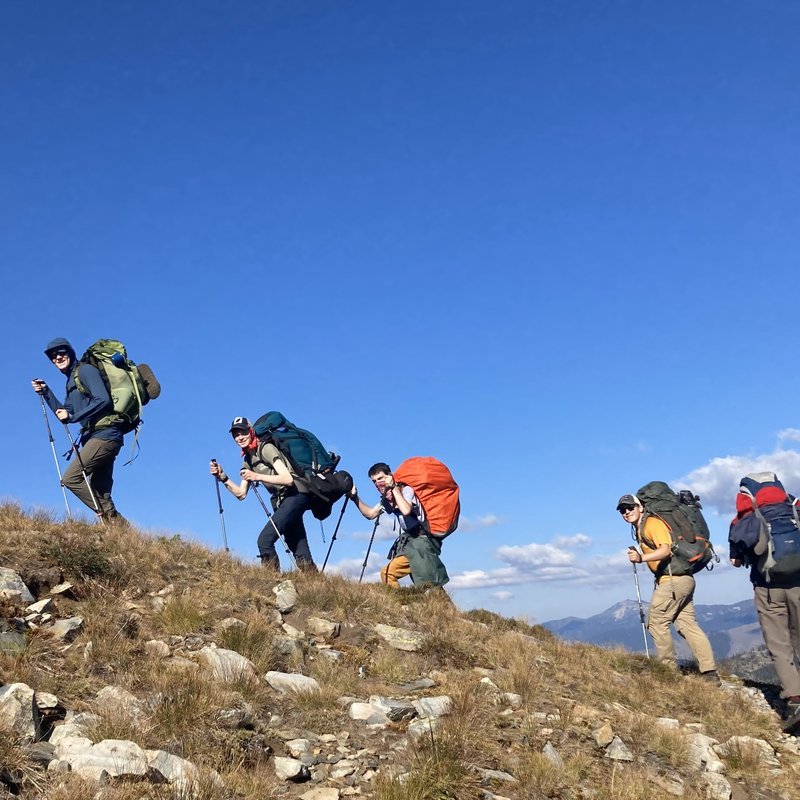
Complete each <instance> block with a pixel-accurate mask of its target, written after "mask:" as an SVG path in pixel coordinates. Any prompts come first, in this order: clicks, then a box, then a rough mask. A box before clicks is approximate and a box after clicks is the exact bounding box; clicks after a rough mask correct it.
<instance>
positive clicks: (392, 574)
mask: <svg viewBox="0 0 800 800" xmlns="http://www.w3.org/2000/svg"><path fill="white" fill-rule="evenodd" d="M410 574H411V564H409V563H408V559H407V558H406V557H405V556H397V557H396V558H393V559H392V560H391V561H390V562H389V563H388V564H387V565H386V566H385V567H383V569H381V580H382V581H383V582H384V583H385V584H386V585H387V586H391V587H392V588H393V589H399V588H400V584H399V583H398V581H399V580H400V579H401V578H405V577H406V576H407V575H410Z"/></svg>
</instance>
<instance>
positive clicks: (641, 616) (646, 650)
mask: <svg viewBox="0 0 800 800" xmlns="http://www.w3.org/2000/svg"><path fill="white" fill-rule="evenodd" d="M631 566H632V567H633V580H634V581H635V583H636V599H637V600H638V601H639V621H640V622H641V623H642V636H643V637H644V653H645V655H646V656H647V658H650V649H649V648H648V646H647V625H646V624H645V620H644V606H642V593H641V592H640V591H639V573H638V572H637V571H636V564H634V563H633V562H631Z"/></svg>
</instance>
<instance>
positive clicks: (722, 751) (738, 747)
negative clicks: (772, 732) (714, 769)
mask: <svg viewBox="0 0 800 800" xmlns="http://www.w3.org/2000/svg"><path fill="white" fill-rule="evenodd" d="M712 750H713V751H714V752H715V753H716V754H717V755H719V756H722V757H723V758H730V757H731V756H735V755H736V754H737V753H740V752H748V751H753V752H755V753H756V754H757V757H758V761H759V762H760V763H762V764H766V765H768V766H770V767H779V766H780V762H779V761H778V758H777V756H776V755H775V751H774V750H773V749H772V746H771V745H770V744H769V742H765V741H764V740H763V739H754V738H753V737H752V736H731V738H730V739H728V741H727V742H724V743H723V744H716V745H713V746H712Z"/></svg>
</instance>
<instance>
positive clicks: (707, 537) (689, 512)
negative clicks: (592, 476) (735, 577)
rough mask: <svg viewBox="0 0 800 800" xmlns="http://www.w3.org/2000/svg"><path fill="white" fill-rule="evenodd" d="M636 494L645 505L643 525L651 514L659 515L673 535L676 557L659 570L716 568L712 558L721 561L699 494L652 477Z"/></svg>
mask: <svg viewBox="0 0 800 800" xmlns="http://www.w3.org/2000/svg"><path fill="white" fill-rule="evenodd" d="M636 496H637V497H638V498H639V500H641V501H642V505H643V506H644V516H643V517H642V522H641V525H642V529H644V523H645V521H646V520H647V517H648V516H652V517H658V519H660V520H661V521H662V522H665V523H666V525H667V527H668V528H669V532H670V536H671V537H672V557H671V558H669V559H665V560H664V561H663V562H662V564H661V565H660V566H659V571H658V573H657V574H663V573H664V572H668V573H669V574H670V575H694V574H695V573H697V572H700V570H702V569H704V568H707V569H712V568H713V566H714V565H713V563H711V562H712V559H715V560H716V561H717V563H719V556H718V555H717V554H716V553H715V552H714V547H713V545H712V544H711V532H710V531H709V529H708V524H707V523H706V521H705V519H704V517H703V513H702V511H701V510H700V509H701V508H702V506H701V505H700V498H699V497H697V495H695V494H693V493H692V492H690V491H688V490H683V491H681V492H679V493H676V492H673V491H672V489H670V488H669V486H668V485H667V484H666V483H664V481H651V482H650V483H647V484H645V485H644V486H642V488H641V489H639V491H638V492H636Z"/></svg>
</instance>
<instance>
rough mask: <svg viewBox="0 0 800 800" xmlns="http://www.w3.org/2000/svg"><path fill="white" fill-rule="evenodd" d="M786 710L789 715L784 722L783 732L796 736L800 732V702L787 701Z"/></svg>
mask: <svg viewBox="0 0 800 800" xmlns="http://www.w3.org/2000/svg"><path fill="white" fill-rule="evenodd" d="M786 710H787V712H788V714H789V716H788V717H787V718H786V721H785V722H784V723H783V732H784V733H789V734H792V735H793V736H796V735H797V734H798V733H800V703H787V704H786Z"/></svg>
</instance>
